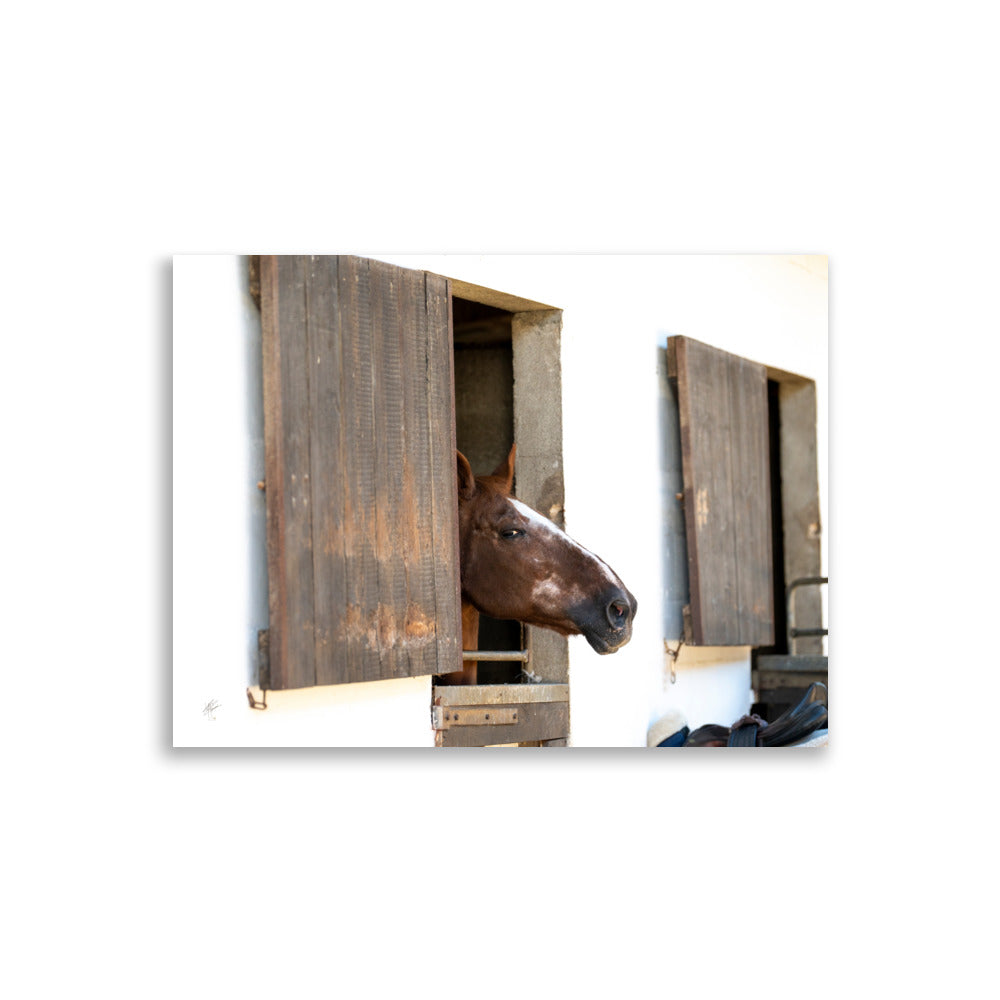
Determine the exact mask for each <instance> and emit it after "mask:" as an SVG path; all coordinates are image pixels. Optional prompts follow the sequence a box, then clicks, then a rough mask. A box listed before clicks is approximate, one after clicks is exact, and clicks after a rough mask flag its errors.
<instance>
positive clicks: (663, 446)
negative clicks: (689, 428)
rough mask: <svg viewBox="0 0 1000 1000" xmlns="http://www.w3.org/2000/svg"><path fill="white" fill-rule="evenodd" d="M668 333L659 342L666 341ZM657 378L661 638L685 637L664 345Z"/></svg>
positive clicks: (682, 549)
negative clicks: (661, 588)
mask: <svg viewBox="0 0 1000 1000" xmlns="http://www.w3.org/2000/svg"><path fill="white" fill-rule="evenodd" d="M666 339H667V335H666V334H664V335H662V336H661V338H660V341H661V343H662V344H664V345H665V344H666ZM656 371H657V376H658V379H659V387H660V394H659V432H660V445H659V453H660V504H661V509H662V515H661V516H662V524H663V534H662V536H661V548H660V558H661V566H662V570H663V601H662V608H663V611H662V614H663V622H662V630H663V638H664V639H668V640H670V641H677V640H680V639H682V638H683V637H684V606H685V605H686V604H687V603H688V602H689V600H690V596H689V585H688V565H687V561H688V560H687V538H686V536H685V526H684V500H683V497H684V477H683V470H682V467H681V426H680V411H679V408H678V405H677V390H676V386H674V385H671V383H670V379H669V378H667V348H666V347H665V346H661V347H657V349H656Z"/></svg>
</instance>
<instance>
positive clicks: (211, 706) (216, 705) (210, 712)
mask: <svg viewBox="0 0 1000 1000" xmlns="http://www.w3.org/2000/svg"><path fill="white" fill-rule="evenodd" d="M220 708H222V703H221V702H219V701H216V700H215V699H214V698H213V699H212V700H211V701H210V702H209V703H208V704H207V705H206V706H205V707H204V708H203V709H202V710H201V714H202V715H207V716H208V717H209V719H211V720H212V722H215V713H216V711H217V710H218V709H220Z"/></svg>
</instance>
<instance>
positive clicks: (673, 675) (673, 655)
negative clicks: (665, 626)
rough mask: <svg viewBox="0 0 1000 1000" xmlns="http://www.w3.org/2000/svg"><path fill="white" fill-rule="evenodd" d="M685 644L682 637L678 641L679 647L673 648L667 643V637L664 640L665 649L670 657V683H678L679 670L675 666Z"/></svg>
mask: <svg viewBox="0 0 1000 1000" xmlns="http://www.w3.org/2000/svg"><path fill="white" fill-rule="evenodd" d="M683 645H684V640H683V639H681V641H680V642H679V643H677V648H676V649H671V648H670V647H669V646H668V645H667V640H666V639H664V640H663V651H664V652H665V653H666V654H667V656H669V657H670V683H671V684H676V683H677V671H676V670H675V669H674V668H675V667H676V666H677V657H678V656H679V655H680V652H681V646H683Z"/></svg>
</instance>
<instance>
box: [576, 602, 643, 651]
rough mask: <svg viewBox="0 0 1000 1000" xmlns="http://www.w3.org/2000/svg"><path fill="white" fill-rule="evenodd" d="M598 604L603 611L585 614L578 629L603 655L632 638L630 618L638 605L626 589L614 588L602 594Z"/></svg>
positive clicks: (617, 648)
mask: <svg viewBox="0 0 1000 1000" xmlns="http://www.w3.org/2000/svg"><path fill="white" fill-rule="evenodd" d="M599 606H600V607H601V609H602V612H603V613H602V614H600V615H595V614H594V613H593V612H592V611H591V613H590V614H587V615H585V616H584V617H583V620H582V621H581V622H580V631H581V632H582V633H583V634H584V636H585V637H586V639H587V642H589V643H590V645H591V648H592V649H594V650H595V651H596V652H598V653H600V654H601V655H602V656H604V655H607V654H608V653H615V652H617V651H618V650H619V649H621V648H622V646H624V645H625V644H626V643H627V642H628V641H629V640H630V639H631V638H632V619H633V618H634V617H635V613H636V611H637V610H638V607H639V605H638V602H637V601H636V599H635V598H634V597H633V596H632V595H631V594H630V593H629V592H628V591H627V590H625V589H624V588H622V589H617V588H616V589H615V590H613V591H611V592H610V593H606V594H604V595H603V597H602V598H601V601H600V604H599ZM602 619H603V620H602Z"/></svg>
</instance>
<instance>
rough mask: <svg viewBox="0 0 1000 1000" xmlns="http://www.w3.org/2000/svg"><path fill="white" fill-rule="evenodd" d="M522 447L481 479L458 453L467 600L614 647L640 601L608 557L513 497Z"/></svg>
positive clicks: (495, 614) (601, 649)
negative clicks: (515, 471) (589, 547)
mask: <svg viewBox="0 0 1000 1000" xmlns="http://www.w3.org/2000/svg"><path fill="white" fill-rule="evenodd" d="M516 451H517V446H516V445H515V446H514V447H513V448H511V450H510V454H509V455H508V456H507V459H506V460H505V461H504V462H501V463H500V465H499V466H498V467H497V469H496V470H495V471H494V472H493V474H492V475H490V476H480V477H478V478H477V477H475V476H473V474H472V468H471V467H470V465H469V462H468V460H467V459H466V457H465V456H464V455H463V454H462V453H461V452H458V454H457V457H458V524H459V538H460V541H459V545H460V564H461V577H462V602H463V606H465V605H467V604H468V605H471V606H472V607H473V608H475V609H476V611H480V612H482V613H483V614H486V615H489V616H490V617H492V618H506V619H515V620H517V621H522V622H526V623H527V624H529V625H538V626H541V627H542V628H547V629H552V630H553V631H554V632H558V633H559V634H560V635H583V636H585V637H586V639H587V641H588V642H589V643H590V645H591V646H592V647H593V648H594V649H595V650H597V652H598V653H602V654H605V653H614V652H616V651H617V650H619V649H621V647H622V646H624V645H625V643H627V642H628V641H629V639H631V638H632V619H633V618H634V617H635V613H636V607H637V605H636V600H635V598H634V597H633V596H632V595H631V594H630V593H629V592H628V590H626V588H625V585H624V584H623V583H622V581H621V580H620V579H619V578H618V576H617V575H616V574H615V572H614V571H613V570H612V569H611V567H610V566H608V564H607V563H606V562H604V561H603V560H601V559H599V558H598V557H597V556H595V555H594V554H593V553H592V552H588V551H587V549H585V548H583V546H582V545H579V544H577V543H576V542H575V541H573V539H572V538H570V537H569V535H567V534H566V533H565V532H564V531H562V530H561V529H560V528H559V527H557V526H556V525H555V524H554V523H553V522H552V521H550V520H549V519H548V518H546V517H543V516H542V515H541V514H539V513H538V512H537V511H535V510H532V509H531V508H530V507H529V506H527V504H524V503H522V502H521V501H520V500H517V499H515V498H514V497H512V496H511V486H512V484H513V481H514V455H515V453H516ZM466 648H470V647H468V646H467V647H466Z"/></svg>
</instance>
